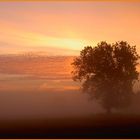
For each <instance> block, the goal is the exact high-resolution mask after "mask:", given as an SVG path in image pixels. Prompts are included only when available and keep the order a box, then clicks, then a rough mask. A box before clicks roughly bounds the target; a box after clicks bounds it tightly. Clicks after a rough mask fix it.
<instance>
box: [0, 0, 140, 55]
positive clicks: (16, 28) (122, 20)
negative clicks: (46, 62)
mask: <svg viewBox="0 0 140 140" xmlns="http://www.w3.org/2000/svg"><path fill="white" fill-rule="evenodd" d="M0 34H1V35H0V53H8V54H9V53H24V52H40V53H46V54H48V55H77V54H79V51H80V50H81V49H82V48H83V47H84V46H86V45H95V44H97V43H98V42H100V41H102V40H103V41H104V40H106V41H108V42H109V43H113V42H114V41H119V40H126V41H128V42H129V43H130V44H132V45H136V46H137V50H138V51H139V52H140V2H103V1H100V2H78V1H77V2H74V1H73V2H62V1H60V2H0Z"/></svg>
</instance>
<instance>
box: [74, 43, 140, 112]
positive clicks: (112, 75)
mask: <svg viewBox="0 0 140 140" xmlns="http://www.w3.org/2000/svg"><path fill="white" fill-rule="evenodd" d="M138 59H139V55H138V54H137V52H136V46H130V45H129V44H128V43H127V42H124V41H121V42H116V43H115V44H108V43H107V42H104V41H102V42H101V43H98V44H97V46H95V47H92V46H87V47H85V48H84V49H83V50H82V51H81V52H80V56H79V57H76V58H75V59H74V62H73V63H72V65H73V67H74V70H73V71H72V74H73V80H74V81H80V82H81V83H82V89H83V91H84V92H87V93H89V94H90V97H91V98H96V99H97V100H98V101H99V102H100V104H101V105H102V106H103V108H104V109H105V110H106V111H107V112H108V113H109V112H111V110H112V109H119V108H122V107H127V106H128V105H129V104H130V103H131V96H132V95H133V85H134V83H135V81H136V80H138V72H137V70H136V66H137V64H138V62H137V61H138Z"/></svg>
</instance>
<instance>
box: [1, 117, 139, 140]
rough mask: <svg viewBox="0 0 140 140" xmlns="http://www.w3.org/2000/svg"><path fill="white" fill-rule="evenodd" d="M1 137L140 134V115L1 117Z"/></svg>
mask: <svg viewBox="0 0 140 140" xmlns="http://www.w3.org/2000/svg"><path fill="white" fill-rule="evenodd" d="M0 138H140V115H118V114H113V115H104V114H100V115H93V116H89V117H81V118H80V117H77V118H63V119H62V118H61V119H40V120H39V119H34V120H24V119H23V120H13V121H6V120H5V121H4V120H3V121H2V120H1V121H0Z"/></svg>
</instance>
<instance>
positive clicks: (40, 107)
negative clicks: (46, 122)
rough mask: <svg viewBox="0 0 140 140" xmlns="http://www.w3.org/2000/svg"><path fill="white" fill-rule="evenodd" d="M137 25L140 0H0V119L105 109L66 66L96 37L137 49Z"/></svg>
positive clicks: (68, 114)
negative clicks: (85, 92) (56, 0)
mask: <svg viewBox="0 0 140 140" xmlns="http://www.w3.org/2000/svg"><path fill="white" fill-rule="evenodd" d="M139 25H140V2H103V1H100V2H78V1H77V2H74V1H72V2H61V1H60V2H0V112H1V113H0V119H17V118H46V117H48V118H49V117H68V116H83V115H91V114H93V113H99V112H103V110H102V109H101V107H100V106H99V104H98V103H96V101H92V102H91V101H89V100H88V99H89V97H88V95H86V94H84V93H81V91H80V90H79V88H80V84H79V83H75V82H73V81H72V79H71V71H72V67H71V65H70V64H71V62H72V60H73V58H74V57H75V56H77V55H79V52H80V50H81V49H83V48H84V46H86V45H96V44H97V43H98V42H100V41H107V42H109V43H113V42H115V41H119V40H124V41H128V43H130V44H131V45H136V46H137V51H138V52H140V47H139V46H140V38H139V37H140V27H139ZM138 69H139V68H138ZM136 88H139V85H137V86H136ZM135 109H136V108H135ZM137 110H138V107H137ZM137 110H136V111H135V110H134V112H137Z"/></svg>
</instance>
